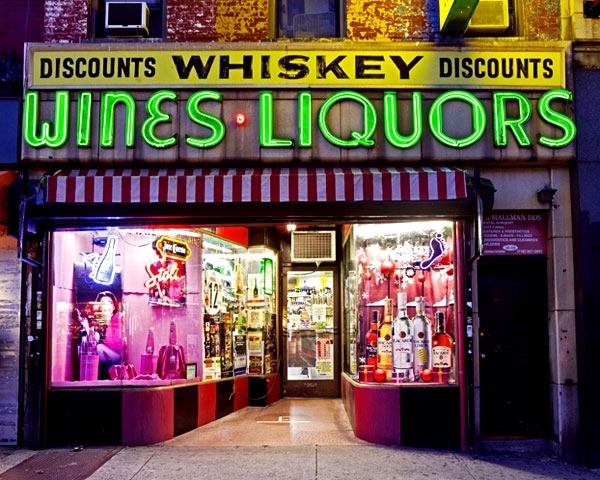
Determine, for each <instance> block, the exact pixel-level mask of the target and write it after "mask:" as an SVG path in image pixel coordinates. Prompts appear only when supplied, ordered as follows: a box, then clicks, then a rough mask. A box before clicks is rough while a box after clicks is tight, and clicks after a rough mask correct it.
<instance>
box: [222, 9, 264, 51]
mask: <svg viewBox="0 0 600 480" xmlns="http://www.w3.org/2000/svg"><path fill="white" fill-rule="evenodd" d="M217 34H218V37H219V41H221V42H260V41H261V40H265V39H267V38H268V37H269V2H268V0H257V1H255V2H248V1H246V2H240V1H239V0H221V1H219V2H218V4H217Z"/></svg>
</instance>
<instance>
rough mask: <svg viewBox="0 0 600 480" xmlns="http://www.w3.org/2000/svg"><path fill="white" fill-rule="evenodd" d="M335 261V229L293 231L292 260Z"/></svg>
mask: <svg viewBox="0 0 600 480" xmlns="http://www.w3.org/2000/svg"><path fill="white" fill-rule="evenodd" d="M334 261H335V231H334V230H307V231H300V232H292V262H299V263H320V262H334Z"/></svg>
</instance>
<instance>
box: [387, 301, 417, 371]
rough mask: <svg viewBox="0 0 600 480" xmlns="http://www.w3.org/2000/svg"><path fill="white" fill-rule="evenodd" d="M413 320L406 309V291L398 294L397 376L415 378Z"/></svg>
mask: <svg viewBox="0 0 600 480" xmlns="http://www.w3.org/2000/svg"><path fill="white" fill-rule="evenodd" d="M412 342H413V322H412V320H411V319H410V318H408V313H407V310H406V293H403V292H401V293H399V294H398V312H397V314H396V318H395V319H394V323H393V325H392V351H393V368H394V373H395V374H396V375H397V377H396V378H398V379H400V380H402V381H404V382H411V381H412V380H413V378H414V377H413V366H414V365H413V346H412Z"/></svg>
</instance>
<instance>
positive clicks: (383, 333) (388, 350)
mask: <svg viewBox="0 0 600 480" xmlns="http://www.w3.org/2000/svg"><path fill="white" fill-rule="evenodd" d="M393 309H394V303H393V301H392V299H391V298H386V299H385V306H384V314H383V323H382V324H381V326H380V327H379V336H378V337H377V368H378V369H381V370H384V371H385V379H386V380H388V381H389V380H391V379H392V314H393V313H392V312H393Z"/></svg>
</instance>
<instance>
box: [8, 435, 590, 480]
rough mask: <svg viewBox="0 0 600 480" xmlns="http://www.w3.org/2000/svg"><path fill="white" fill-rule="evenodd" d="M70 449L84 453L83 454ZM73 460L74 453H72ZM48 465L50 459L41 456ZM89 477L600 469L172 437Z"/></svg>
mask: <svg viewBox="0 0 600 480" xmlns="http://www.w3.org/2000/svg"><path fill="white" fill-rule="evenodd" d="M71 451H72V449H69V450H66V449H64V450H60V449H57V450H43V451H40V452H31V451H27V450H16V451H12V452H10V455H8V456H4V457H3V458H0V479H5V478H18V479H19V480H33V479H38V480H40V479H44V480H49V479H53V480H54V479H61V480H68V479H70V478H77V477H73V476H71V475H70V474H68V472H71V471H73V470H75V471H76V470H77V468H78V467H79V466H80V465H77V461H71V462H69V464H68V465H60V464H57V465H56V466H55V467H54V468H48V469H46V470H44V471H39V470H37V471H34V470H30V471H28V472H25V473H23V471H21V472H19V475H18V476H16V477H13V476H9V475H10V474H11V470H10V469H9V470H5V467H7V466H9V467H10V466H11V465H12V466H14V464H15V461H16V462H19V461H23V460H25V461H27V459H28V458H30V459H34V458H35V457H38V456H45V457H48V458H49V459H50V458H52V457H55V458H56V460H57V462H60V460H61V459H64V456H65V454H66V453H69V452H71ZM84 451H85V449H84V450H83V451H82V452H77V453H76V454H75V455H83V452H84ZM73 458H77V457H76V456H75V457H73ZM46 463H48V462H47V461H46ZM83 478H88V479H89V480H141V479H144V480H155V479H156V480H192V479H194V480H195V479H219V478H222V479H225V478H226V479H231V480H236V479H240V480H287V479H289V480H337V479H339V480H352V479H361V480H371V479H373V480H388V479H403V480H413V479H414V480H417V479H419V480H422V479H424V478H435V479H441V480H484V479H485V480H510V479H514V480H543V479H556V480H593V479H600V472H597V471H589V470H586V469H584V468H581V467H577V466H573V465H565V464H562V463H560V462H557V461H556V460H553V459H550V458H543V457H542V458H540V457H531V456H528V455H517V454H511V455H467V454H459V453H455V452H446V451H437V450H434V451H431V450H415V449H400V448H389V447H382V446H373V445H361V446H353V445H344V446H334V445H325V446H320V445H286V446H250V447H247V446H244V447H240V446H231V447H224V446H217V447H206V446H202V447H197V446H174V445H169V442H165V443H162V444H158V445H154V446H149V447H135V448H122V449H120V450H119V451H118V452H117V453H116V454H115V455H114V456H112V457H111V458H110V459H108V461H106V462H105V463H104V464H103V465H101V466H100V467H99V468H98V469H97V470H96V471H95V472H94V473H93V474H92V475H91V476H89V477H83Z"/></svg>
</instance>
